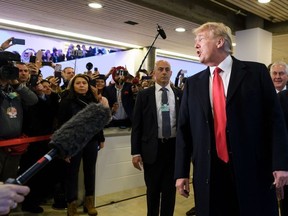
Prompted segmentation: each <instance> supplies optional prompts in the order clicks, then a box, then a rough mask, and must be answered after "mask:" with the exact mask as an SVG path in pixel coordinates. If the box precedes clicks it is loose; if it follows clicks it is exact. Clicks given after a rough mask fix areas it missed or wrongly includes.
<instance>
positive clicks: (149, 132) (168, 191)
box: [131, 86, 181, 216]
mask: <svg viewBox="0 0 288 216" xmlns="http://www.w3.org/2000/svg"><path fill="white" fill-rule="evenodd" d="M173 92H174V95H175V111H176V119H177V116H178V115H177V113H178V110H179V105H180V98H181V92H180V91H179V90H177V89H173ZM175 141H176V139H175V137H174V138H171V139H169V140H167V141H166V142H161V140H160V139H158V121H157V106H156V101H155V87H154V86H153V87H150V88H148V89H145V90H142V91H140V92H139V93H138V96H137V99H136V103H135V107H134V115H133V123H132V134H131V144H132V146H131V154H132V155H138V154H139V155H141V157H142V160H143V166H144V179H145V183H146V186H147V206H148V213H147V215H148V216H158V215H159V205H160V197H161V212H160V215H161V216H172V215H173V212H174V205H175V180H174V159H175Z"/></svg>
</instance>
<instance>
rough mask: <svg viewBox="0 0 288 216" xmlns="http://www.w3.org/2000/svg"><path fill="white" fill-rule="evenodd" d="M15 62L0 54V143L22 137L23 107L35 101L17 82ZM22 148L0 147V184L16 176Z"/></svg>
mask: <svg viewBox="0 0 288 216" xmlns="http://www.w3.org/2000/svg"><path fill="white" fill-rule="evenodd" d="M3 44H4V43H3ZM3 44H2V46H1V47H2V48H3ZM16 61H20V56H18V55H16V54H14V53H11V52H3V51H2V52H0V105H1V110H0V122H1V126H0V140H9V139H13V138H20V137H21V136H22V122H23V106H30V105H33V104H35V103H37V101H38V99H37V96H36V95H35V93H33V92H32V91H31V90H29V88H27V87H26V85H25V84H24V83H19V81H18V80H17V79H18V77H19V69H18V68H17V67H14V65H15V62H16ZM26 148H27V145H25V144H21V145H11V146H5V147H1V146H0V181H5V180H7V179H8V178H15V177H16V175H17V170H18V165H19V161H20V157H21V154H22V153H23V152H24V151H25V150H26Z"/></svg>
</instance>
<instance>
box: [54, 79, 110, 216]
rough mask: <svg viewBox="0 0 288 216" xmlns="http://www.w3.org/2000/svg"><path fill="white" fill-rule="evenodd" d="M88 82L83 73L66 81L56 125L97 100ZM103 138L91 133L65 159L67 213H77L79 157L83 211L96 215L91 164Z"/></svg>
mask: <svg viewBox="0 0 288 216" xmlns="http://www.w3.org/2000/svg"><path fill="white" fill-rule="evenodd" d="M89 83H90V78H89V77H88V76H86V75H84V74H77V75H76V76H74V77H73V78H72V80H70V82H69V85H68V93H67V95H66V97H65V98H63V99H62V101H61V102H60V105H59V117H58V121H59V126H61V125H62V124H64V123H65V122H66V121H68V120H69V119H70V118H71V117H72V116H74V115H75V114H76V113H78V112H79V111H80V110H82V109H83V108H85V107H86V106H87V105H88V104H89V103H98V101H97V99H96V97H95V96H94V94H93V91H92V89H91V86H90V85H89ZM96 115H97V114H96ZM104 141H105V139H104V135H103V131H101V132H100V133H98V134H95V136H94V137H93V138H92V139H91V140H90V141H89V143H88V144H87V145H86V146H85V147H84V148H83V149H82V150H81V151H80V152H79V153H78V154H77V155H75V156H73V157H71V158H69V159H67V161H68V162H69V163H68V164H67V168H66V175H65V187H66V199H67V203H68V208H67V216H78V214H77V198H78V197H77V195H78V172H79V167H80V162H81V159H83V171H84V184H85V200H84V212H88V215H90V216H91V215H97V210H96V208H95V207H94V189H95V167H96V160H97V154H98V147H99V146H100V144H101V143H102V144H103V143H104ZM101 146H102V145H101Z"/></svg>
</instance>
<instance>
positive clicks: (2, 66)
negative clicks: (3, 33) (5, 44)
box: [0, 51, 20, 80]
mask: <svg viewBox="0 0 288 216" xmlns="http://www.w3.org/2000/svg"><path fill="white" fill-rule="evenodd" d="M16 62H20V55H19V54H15V53H12V52H7V51H2V52H0V79H2V80H15V79H18V77H19V69H18V68H17V67H15V63H16Z"/></svg>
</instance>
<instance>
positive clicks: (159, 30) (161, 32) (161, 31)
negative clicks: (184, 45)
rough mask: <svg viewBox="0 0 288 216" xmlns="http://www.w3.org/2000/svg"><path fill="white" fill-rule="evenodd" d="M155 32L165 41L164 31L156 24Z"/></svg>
mask: <svg viewBox="0 0 288 216" xmlns="http://www.w3.org/2000/svg"><path fill="white" fill-rule="evenodd" d="M157 31H158V33H159V34H160V36H161V37H162V38H163V39H164V40H165V39H166V34H165V31H164V30H163V28H162V27H161V26H159V25H158V24H157Z"/></svg>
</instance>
